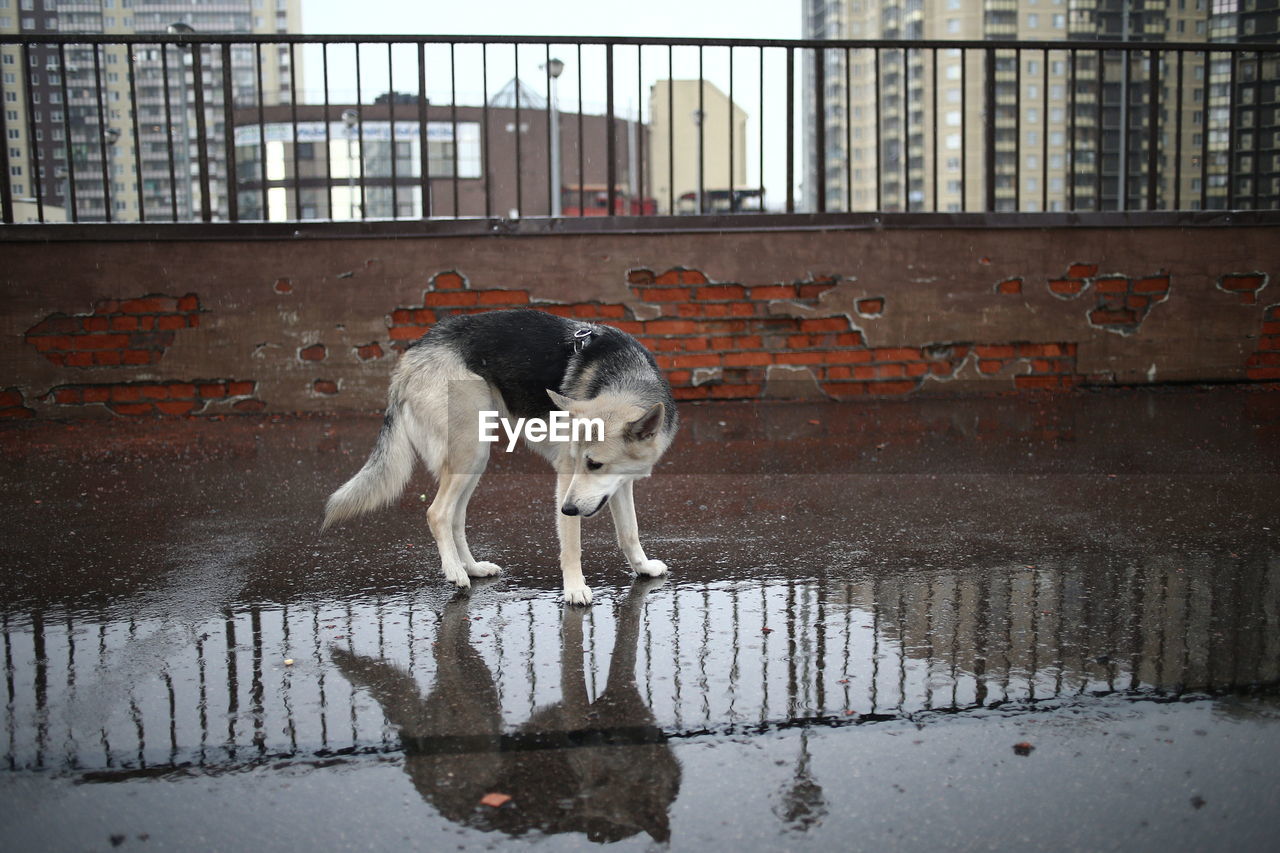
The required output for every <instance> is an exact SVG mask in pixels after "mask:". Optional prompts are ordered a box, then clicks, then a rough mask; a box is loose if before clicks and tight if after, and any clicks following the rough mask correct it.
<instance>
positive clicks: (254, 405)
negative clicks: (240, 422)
mask: <svg viewBox="0 0 1280 853" xmlns="http://www.w3.org/2000/svg"><path fill="white" fill-rule="evenodd" d="M266 407H267V404H266V403H264V402H263V401H262V400H239V401H237V402H236V404H235V405H233V406H232V407H231V408H233V409H235V410H236V411H237V412H261V411H262V410H263V409H265V408H266Z"/></svg>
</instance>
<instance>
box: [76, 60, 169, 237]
mask: <svg viewBox="0 0 1280 853" xmlns="http://www.w3.org/2000/svg"><path fill="white" fill-rule="evenodd" d="M160 67H161V73H162V74H164V138H165V141H166V142H167V143H168V145H167V146H166V147H167V148H168V149H169V217H170V221H171V222H177V221H178V175H177V166H176V164H175V163H174V151H173V107H172V103H171V99H170V96H169V45H168V43H167V42H165V43H163V44H161V45H160ZM183 126H184V127H185V126H186V122H185V121H184V122H183ZM73 221H79V220H73Z"/></svg>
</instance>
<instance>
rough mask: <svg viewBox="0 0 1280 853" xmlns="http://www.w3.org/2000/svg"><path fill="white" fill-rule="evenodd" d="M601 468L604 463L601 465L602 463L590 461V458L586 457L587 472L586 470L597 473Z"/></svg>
mask: <svg viewBox="0 0 1280 853" xmlns="http://www.w3.org/2000/svg"><path fill="white" fill-rule="evenodd" d="M603 467H604V463H603V462H597V461H596V460H594V459H592V458H591V457H590V456H588V457H587V470H588V471H599V470H600V469H601V468H603Z"/></svg>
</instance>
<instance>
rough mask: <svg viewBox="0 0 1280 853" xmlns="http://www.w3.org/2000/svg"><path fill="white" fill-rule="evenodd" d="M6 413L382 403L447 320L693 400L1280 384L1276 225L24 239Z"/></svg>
mask: <svg viewBox="0 0 1280 853" xmlns="http://www.w3.org/2000/svg"><path fill="white" fill-rule="evenodd" d="M0 253H2V254H3V258H4V262H3V264H2V265H0V293H2V294H3V302H2V303H0V416H5V417H33V416H41V417H58V418H64V417H81V416H112V415H115V416H138V415H152V414H156V413H167V414H174V415H177V414H201V415H211V414H219V413H232V412H260V411H266V412H288V411H334V410H376V409H380V408H381V407H382V405H383V401H384V394H385V388H386V380H387V377H388V375H389V373H390V370H391V367H392V364H393V363H394V361H395V359H396V357H397V354H398V350H399V349H400V348H402V347H403V345H404V344H405V342H406V341H408V340H411V339H412V338H414V337H416V336H417V335H419V334H420V333H421V332H422V331H424V330H425V329H426V328H428V327H429V325H430V323H431V322H433V320H434V319H435V318H437V317H439V316H442V315H443V314H445V313H448V312H454V311H472V310H486V309H490V308H500V307H509V306H519V305H532V306H534V307H538V308H542V309H544V310H549V311H554V312H557V313H564V314H568V315H571V316H577V317H583V318H588V319H598V320H600V321H602V322H607V323H613V324H616V325H619V326H621V327H623V328H625V329H627V330H629V331H631V332H633V333H635V334H637V335H638V336H640V337H641V338H642V339H643V340H644V341H645V343H646V344H647V345H648V346H649V347H650V348H652V349H653V350H654V351H655V353H656V354H657V356H658V359H659V362H660V363H661V364H662V366H663V367H664V368H665V369H666V370H667V371H668V374H669V376H670V378H671V381H672V384H673V386H674V387H675V390H676V394H677V396H678V397H679V398H681V399H686V400H694V399H716V398H756V397H797V398H802V397H825V398H830V399H836V400H847V399H857V398H861V397H865V396H868V395H881V396H903V395H918V394H930V393H937V392H944V393H945V392H954V391H994V392H1030V391H1041V390H1044V389H1050V390H1057V391H1065V390H1069V389H1072V388H1076V387H1078V386H1085V385H1109V384H1131V383H1138V384H1145V383H1169V382H1238V381H1253V382H1264V383H1265V382H1276V381H1278V380H1280V293H1278V292H1277V291H1276V288H1275V287H1274V286H1271V285H1270V281H1271V279H1272V278H1273V277H1274V276H1275V275H1276V274H1277V272H1280V229H1276V228H1274V227H1261V226H1260V227H1246V226H1236V227H1221V228H1215V227H1195V228H1186V229H1183V228H1117V229H1093V228H1046V229H1029V228H1027V229H997V228H991V229H964V228H915V229H911V228H902V229H886V230H829V231H783V232H770V231H753V232H748V231H733V232H721V233H665V234H663V233H655V234H579V235H566V236H550V235H538V236H474V237H464V236H453V237H439V238H403V239H381V238H369V239H298V240H241V241H229V240H227V241H224V240H216V241H158V242H58V243H40V242H15V241H7V242H5V243H4V244H2V248H0Z"/></svg>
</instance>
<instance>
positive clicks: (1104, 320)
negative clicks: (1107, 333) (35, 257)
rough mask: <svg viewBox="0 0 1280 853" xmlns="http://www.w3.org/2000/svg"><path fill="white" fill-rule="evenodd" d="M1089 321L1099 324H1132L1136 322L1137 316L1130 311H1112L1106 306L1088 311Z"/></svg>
mask: <svg viewBox="0 0 1280 853" xmlns="http://www.w3.org/2000/svg"><path fill="white" fill-rule="evenodd" d="M1089 322H1091V323H1094V324H1095V325H1099V326H1104V325H1119V324H1132V323H1136V322H1137V316H1136V315H1135V314H1134V313H1133V312H1132V311H1113V310H1108V309H1106V308H1098V309H1096V310H1094V311H1090V312H1089Z"/></svg>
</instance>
